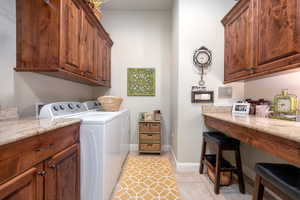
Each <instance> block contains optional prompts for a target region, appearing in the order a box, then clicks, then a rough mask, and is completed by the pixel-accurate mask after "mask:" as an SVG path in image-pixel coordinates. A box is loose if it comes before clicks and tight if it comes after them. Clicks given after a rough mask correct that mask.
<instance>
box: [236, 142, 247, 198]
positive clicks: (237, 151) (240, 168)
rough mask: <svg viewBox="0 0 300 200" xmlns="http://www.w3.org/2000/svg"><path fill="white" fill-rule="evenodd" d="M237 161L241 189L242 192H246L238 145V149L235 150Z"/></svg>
mask: <svg viewBox="0 0 300 200" xmlns="http://www.w3.org/2000/svg"><path fill="white" fill-rule="evenodd" d="M235 161H236V168H237V175H238V178H239V189H240V192H241V193H242V194H245V183H244V177H243V168H242V161H241V152H240V147H238V148H237V150H236V151H235Z"/></svg>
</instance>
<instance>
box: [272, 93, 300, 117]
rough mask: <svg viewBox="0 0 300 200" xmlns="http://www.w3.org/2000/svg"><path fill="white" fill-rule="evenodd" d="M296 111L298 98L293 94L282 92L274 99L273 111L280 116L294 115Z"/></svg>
mask: <svg viewBox="0 0 300 200" xmlns="http://www.w3.org/2000/svg"><path fill="white" fill-rule="evenodd" d="M297 110H298V98H297V96H296V95H294V94H289V93H288V90H282V92H281V94H278V95H276V96H275V98H274V111H275V113H281V114H292V115H295V114H296V113H297Z"/></svg>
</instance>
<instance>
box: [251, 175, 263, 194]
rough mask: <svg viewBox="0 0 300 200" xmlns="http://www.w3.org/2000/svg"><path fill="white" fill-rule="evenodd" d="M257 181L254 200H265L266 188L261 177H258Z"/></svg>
mask: <svg viewBox="0 0 300 200" xmlns="http://www.w3.org/2000/svg"><path fill="white" fill-rule="evenodd" d="M255 180H256V181H255V188H254V192H253V198H252V200H263V198H264V189H265V187H264V185H263V184H262V183H261V177H260V176H258V175H257V176H256V179H255Z"/></svg>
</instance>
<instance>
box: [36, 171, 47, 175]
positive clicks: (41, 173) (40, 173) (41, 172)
mask: <svg viewBox="0 0 300 200" xmlns="http://www.w3.org/2000/svg"><path fill="white" fill-rule="evenodd" d="M37 174H38V175H39V176H45V175H46V174H47V172H46V171H44V170H43V171H38V173H37Z"/></svg>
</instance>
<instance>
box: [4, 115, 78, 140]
mask: <svg viewBox="0 0 300 200" xmlns="http://www.w3.org/2000/svg"><path fill="white" fill-rule="evenodd" d="M79 122H80V119H77V118H74V119H54V120H51V119H40V120H38V119H34V118H24V119H13V120H3V121H0V146H1V145H5V144H9V143H13V142H17V141H20V140H23V139H26V138H29V137H32V136H36V135H40V134H43V133H46V132H49V131H52V130H55V129H58V128H62V127H65V126H68V125H72V124H75V123H79Z"/></svg>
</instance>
